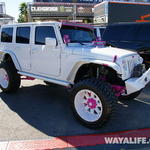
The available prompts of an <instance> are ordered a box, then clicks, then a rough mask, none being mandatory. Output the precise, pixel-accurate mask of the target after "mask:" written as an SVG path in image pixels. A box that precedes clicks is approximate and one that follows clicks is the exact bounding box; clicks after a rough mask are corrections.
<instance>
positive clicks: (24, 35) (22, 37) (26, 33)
mask: <svg viewBox="0 0 150 150" xmlns="http://www.w3.org/2000/svg"><path fill="white" fill-rule="evenodd" d="M29 41H30V27H18V28H17V34H16V43H23V44H29Z"/></svg>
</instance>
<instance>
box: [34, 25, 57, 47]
mask: <svg viewBox="0 0 150 150" xmlns="http://www.w3.org/2000/svg"><path fill="white" fill-rule="evenodd" d="M46 37H50V38H56V35H55V32H54V28H53V27H50V26H39V27H36V29H35V44H39V45H45V38H46Z"/></svg>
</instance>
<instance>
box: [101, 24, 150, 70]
mask: <svg viewBox="0 0 150 150" xmlns="http://www.w3.org/2000/svg"><path fill="white" fill-rule="evenodd" d="M102 40H104V41H106V42H107V43H110V44H112V45H114V46H116V47H119V48H123V49H129V50H132V51H136V52H138V53H139V54H140V56H141V57H142V58H143V59H144V63H145V65H146V68H147V69H148V68H149V66H150V22H140V23H114V24H111V25H108V26H107V27H106V30H105V31H104V33H103V36H102Z"/></svg>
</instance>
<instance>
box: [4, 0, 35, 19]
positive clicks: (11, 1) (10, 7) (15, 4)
mask: <svg viewBox="0 0 150 150" xmlns="http://www.w3.org/2000/svg"><path fill="white" fill-rule="evenodd" d="M1 2H5V8H6V14H7V15H10V16H12V17H14V18H15V21H17V19H18V16H19V5H20V4H21V3H22V2H26V3H27V2H33V0H2V1H1Z"/></svg>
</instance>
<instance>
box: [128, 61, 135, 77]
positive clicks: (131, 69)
mask: <svg viewBox="0 0 150 150" xmlns="http://www.w3.org/2000/svg"><path fill="white" fill-rule="evenodd" d="M134 61H135V59H129V60H127V65H128V73H129V75H130V76H131V75H132V72H133V69H134Z"/></svg>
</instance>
